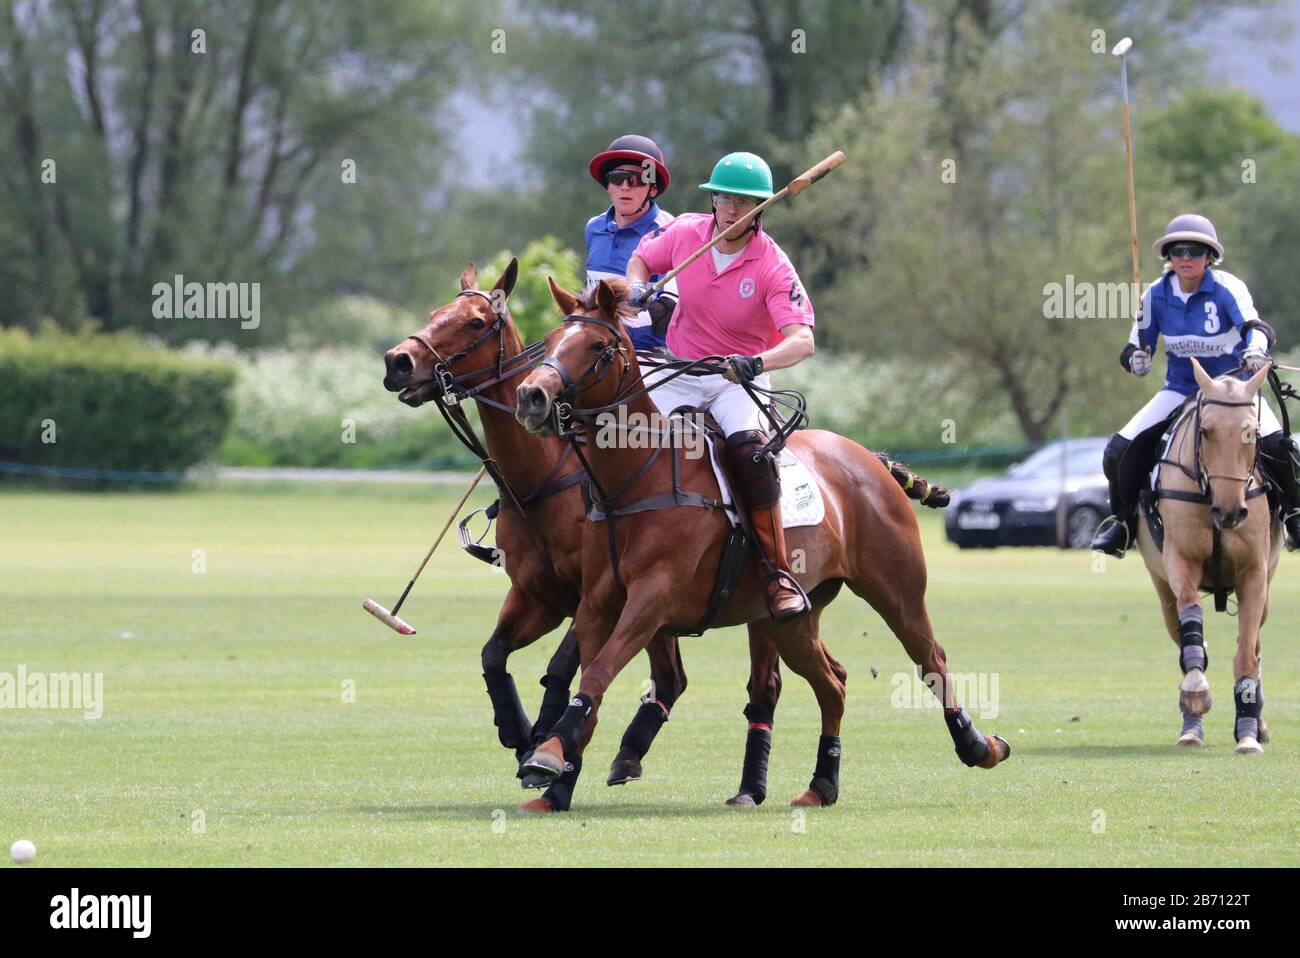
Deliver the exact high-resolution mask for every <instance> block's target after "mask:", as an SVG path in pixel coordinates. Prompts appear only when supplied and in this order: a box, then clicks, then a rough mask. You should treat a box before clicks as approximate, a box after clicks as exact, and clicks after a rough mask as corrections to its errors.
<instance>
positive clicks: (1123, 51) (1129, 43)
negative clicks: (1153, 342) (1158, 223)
mask: <svg viewBox="0 0 1300 958" xmlns="http://www.w3.org/2000/svg"><path fill="white" fill-rule="evenodd" d="M1132 47H1133V38H1132V37H1125V38H1124V39H1123V40H1121V41H1119V43H1117V44H1115V47H1114V49H1112V50H1111V51H1110V52H1111V55H1112V56H1117V57H1119V86H1120V91H1121V92H1122V93H1123V95H1124V158H1125V160H1126V161H1127V162H1128V232H1129V240H1130V241H1131V242H1132V245H1133V295H1135V296H1136V297H1137V300H1138V305H1137V315H1138V316H1139V317H1140V316H1141V314H1142V274H1141V273H1140V272H1139V271H1138V221H1137V199H1136V198H1135V197H1134V194H1133V128H1132V127H1131V126H1130V124H1129V114H1128V56H1127V54H1128V51H1129V50H1130V49H1131V48H1132Z"/></svg>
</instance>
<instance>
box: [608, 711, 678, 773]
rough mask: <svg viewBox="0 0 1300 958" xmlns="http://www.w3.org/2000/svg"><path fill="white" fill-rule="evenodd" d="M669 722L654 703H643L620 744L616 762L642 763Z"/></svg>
mask: <svg viewBox="0 0 1300 958" xmlns="http://www.w3.org/2000/svg"><path fill="white" fill-rule="evenodd" d="M667 721H668V716H667V715H665V714H664V710H663V709H661V708H660V707H659V706H658V705H657V704H655V703H654V702H642V703H641V707H640V708H639V709H637V710H636V715H635V716H633V718H632V724H630V725H629V726H628V727H627V731H626V732H624V733H623V740H622V741H621V742H619V747H618V757H617V758H615V759H614V761H616V762H618V761H623V760H626V759H636V760H637V761H640V760H641V759H643V758H645V753H646V752H648V751H650V745H651V743H653V742H654V740H655V736H656V735H658V734H659V730H660V729H661V728H663V727H664V723H665V722H667Z"/></svg>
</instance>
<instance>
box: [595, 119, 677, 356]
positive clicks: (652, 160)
mask: <svg viewBox="0 0 1300 958" xmlns="http://www.w3.org/2000/svg"><path fill="white" fill-rule="evenodd" d="M587 171H588V172H589V173H590V174H591V178H592V179H594V180H595V181H596V182H597V183H599V184H600V185H601V186H603V187H605V191H606V193H608V195H609V202H610V206H609V208H608V209H607V210H605V212H603V213H599V214H597V215H596V216H593V217H592V218H591V219H589V220H588V221H587V228H586V231H585V237H586V242H587V287H588V288H591V287H592V286H595V285H596V283H598V282H600V281H601V280H602V279H625V278H626V276H627V262H628V260H629V259H631V257H632V254H633V253H634V252H635V251H636V248H637V244H638V243H640V242H641V238H642V237H643V236H645V235H646V234H648V233H653V232H654V231H655V230H657V229H659V228H660V227H662V226H666V225H668V224H669V223H671V222H672V221H673V216H672V214H671V213H668V212H666V211H665V210H661V209H660V208H659V206H658V205H657V204H656V203H655V200H656V199H657V198H658V197H660V196H663V194H664V193H666V192H667V190H668V183H669V179H670V177H669V173H668V166H667V164H666V163H665V162H664V154H663V151H662V150H660V149H659V146H658V145H657V144H656V143H655V141H654V140H652V139H650V138H649V137H648V136H638V135H636V134H634V133H629V134H627V135H626V136H620V137H619V138H618V139H616V140H615V141H614V142H613V143H611V144H610V145H609V147H608V149H605V150H602V151H601V152H599V153H597V154H596V155H595V156H593V157H592V158H591V162H590V163H588V164H587ZM655 278H656V279H657V277H655ZM676 305H677V296H676V281H673V282H670V283H668V284H667V285H666V286H665V288H664V292H663V294H662V295H661V296H659V297H658V298H657V299H653V300H651V301H650V304H649V305H648V306H647V307H646V309H645V310H644V311H642V312H641V313H639V314H638V315H636V316H633V317H630V318H627V319H624V320H623V325H624V326H626V327H627V331H628V335H629V336H631V338H632V346H633V348H635V349H636V351H637V352H651V351H655V350H661V349H663V348H664V344H665V337H666V335H667V332H668V323H669V321H670V320H671V318H672V312H673V307H674V306H676Z"/></svg>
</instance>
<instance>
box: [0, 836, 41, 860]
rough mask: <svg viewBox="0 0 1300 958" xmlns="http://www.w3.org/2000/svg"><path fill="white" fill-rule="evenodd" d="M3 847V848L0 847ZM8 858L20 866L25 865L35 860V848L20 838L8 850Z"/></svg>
mask: <svg viewBox="0 0 1300 958" xmlns="http://www.w3.org/2000/svg"><path fill="white" fill-rule="evenodd" d="M0 847H3V846H0ZM9 857H10V858H12V859H13V860H14V861H16V862H17V863H18V864H20V865H26V864H27V863H28V862H30V861H32V860H33V859H35V858H36V846H35V845H33V844H32V843H31V842H29V841H28V840H27V839H25V838H20V839H18V841H16V842H14V843H13V847H11V848H10V849H9Z"/></svg>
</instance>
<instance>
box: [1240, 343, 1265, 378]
mask: <svg viewBox="0 0 1300 958" xmlns="http://www.w3.org/2000/svg"><path fill="white" fill-rule="evenodd" d="M1268 363H1269V358H1268V353H1266V352H1265V351H1264V350H1263V348H1262V347H1259V346H1247V347H1246V348H1245V349H1244V350H1243V351H1242V353H1241V364H1242V365H1243V366H1245V367H1246V372H1248V373H1252V374H1253V373H1257V372H1259V371H1260V370H1261V369H1263V368H1264V367H1265V366H1267V365H1268Z"/></svg>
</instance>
